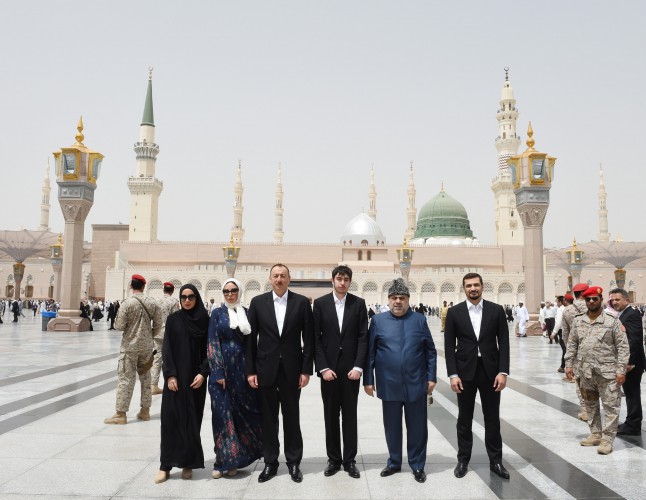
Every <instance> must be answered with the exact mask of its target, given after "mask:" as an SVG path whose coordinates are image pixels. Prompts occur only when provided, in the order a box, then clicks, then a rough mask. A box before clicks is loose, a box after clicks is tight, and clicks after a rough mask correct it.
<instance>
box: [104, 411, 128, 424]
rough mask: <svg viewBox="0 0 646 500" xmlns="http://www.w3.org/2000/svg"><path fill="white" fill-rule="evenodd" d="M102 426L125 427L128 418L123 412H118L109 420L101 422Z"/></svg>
mask: <svg viewBox="0 0 646 500" xmlns="http://www.w3.org/2000/svg"><path fill="white" fill-rule="evenodd" d="M103 423H104V424H116V425H125V424H127V423H128V418H127V417H126V412H125V411H118V412H117V413H115V414H114V415H112V416H111V417H110V418H106V419H105V420H104V421H103Z"/></svg>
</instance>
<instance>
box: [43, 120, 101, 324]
mask: <svg viewBox="0 0 646 500" xmlns="http://www.w3.org/2000/svg"><path fill="white" fill-rule="evenodd" d="M76 128H77V130H78V133H77V134H76V136H75V138H76V143H75V144H73V145H72V146H70V147H69V148H61V150H60V151H56V152H55V153H54V158H55V159H56V183H57V184H58V201H59V203H60V205H61V210H62V211H63V217H64V218H65V233H64V243H63V244H64V246H65V254H64V255H63V271H64V272H65V273H64V274H63V276H62V282H63V283H64V284H65V286H64V287H61V308H60V309H59V311H58V314H59V316H58V317H57V318H55V319H53V320H51V321H50V322H49V324H48V326H47V330H49V331H66V332H85V331H88V330H89V329H90V322H89V320H88V319H86V318H81V317H80V310H79V304H80V301H81V286H82V279H83V270H82V263H83V234H84V231H85V227H84V226H85V219H86V218H87V216H88V214H89V213H90V209H91V208H92V205H93V204H94V190H95V189H96V181H97V179H98V177H99V173H100V171H101V162H102V161H103V155H102V154H101V153H98V152H96V151H92V150H91V149H89V148H87V147H86V146H85V145H84V144H83V139H84V138H85V137H84V136H83V118H82V117H81V118H80V119H79V122H78V126H77V127H76Z"/></svg>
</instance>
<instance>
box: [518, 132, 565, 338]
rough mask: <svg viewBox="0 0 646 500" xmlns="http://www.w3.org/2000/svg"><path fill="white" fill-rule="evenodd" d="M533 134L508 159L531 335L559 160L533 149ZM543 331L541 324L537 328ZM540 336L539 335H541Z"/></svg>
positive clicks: (541, 289) (540, 297)
mask: <svg viewBox="0 0 646 500" xmlns="http://www.w3.org/2000/svg"><path fill="white" fill-rule="evenodd" d="M533 135H534V131H533V130H532V124H531V122H530V124H529V126H528V128H527V150H526V151H525V152H523V153H522V154H520V155H518V156H512V157H511V158H510V159H509V160H508V164H509V168H510V173H511V178H512V183H513V185H514V194H515V195H516V207H517V209H518V213H519V215H520V219H521V221H522V223H523V227H524V228H525V229H524V234H523V236H524V242H525V244H524V246H523V266H524V270H525V302H526V305H527V309H528V310H529V312H530V320H532V321H531V322H530V323H529V324H528V330H527V331H528V333H535V332H534V331H533V330H534V329H535V328H536V324H537V323H538V322H537V321H536V320H537V319H538V310H539V307H540V303H541V300H543V298H544V295H545V285H544V264H543V222H544V221H545V215H547V209H548V208H549V206H550V189H551V187H552V179H553V178H554V163H555V162H556V158H554V157H552V156H549V155H547V153H540V152H538V151H536V150H535V149H534V144H535V143H534V139H533ZM538 330H540V325H538ZM539 333H540V332H539Z"/></svg>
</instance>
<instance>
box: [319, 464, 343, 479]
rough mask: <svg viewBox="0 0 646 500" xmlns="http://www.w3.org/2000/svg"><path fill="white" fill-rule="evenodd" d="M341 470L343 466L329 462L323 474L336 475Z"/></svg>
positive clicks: (327, 475)
mask: <svg viewBox="0 0 646 500" xmlns="http://www.w3.org/2000/svg"><path fill="white" fill-rule="evenodd" d="M340 470H341V466H340V465H339V464H336V463H334V462H328V463H327V467H326V468H325V470H324V471H323V475H324V476H326V477H330V476H334V474H336V473H337V472H339V471H340Z"/></svg>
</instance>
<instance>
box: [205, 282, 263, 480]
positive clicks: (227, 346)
mask: <svg viewBox="0 0 646 500" xmlns="http://www.w3.org/2000/svg"><path fill="white" fill-rule="evenodd" d="M222 293H223V295H224V300H225V303H224V305H223V306H222V307H219V308H216V309H213V311H212V312H211V320H210V323H209V344H208V359H209V365H210V366H211V376H210V377H209V394H210V395H211V415H212V419H213V439H214V441H215V463H214V464H213V477H214V478H215V479H218V478H220V477H222V476H223V475H224V474H227V475H229V476H235V475H236V473H237V471H238V469H240V468H242V467H246V466H248V465H250V464H252V463H253V462H255V461H256V460H258V459H259V458H260V457H262V434H261V417H260V409H259V405H258V399H257V398H258V396H257V392H258V391H255V390H254V389H252V388H251V387H249V384H248V383H247V378H246V377H245V372H244V370H245V343H246V342H245V341H246V340H247V338H248V337H247V335H249V333H250V332H251V326H250V325H249V321H248V320H247V314H246V310H245V308H244V307H242V304H241V302H240V299H241V297H242V284H241V283H240V282H239V281H238V280H236V279H233V278H230V279H228V280H226V281H225V282H224V285H223V287H222Z"/></svg>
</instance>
